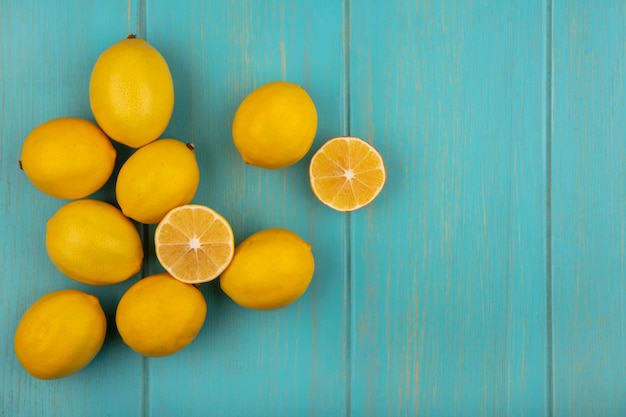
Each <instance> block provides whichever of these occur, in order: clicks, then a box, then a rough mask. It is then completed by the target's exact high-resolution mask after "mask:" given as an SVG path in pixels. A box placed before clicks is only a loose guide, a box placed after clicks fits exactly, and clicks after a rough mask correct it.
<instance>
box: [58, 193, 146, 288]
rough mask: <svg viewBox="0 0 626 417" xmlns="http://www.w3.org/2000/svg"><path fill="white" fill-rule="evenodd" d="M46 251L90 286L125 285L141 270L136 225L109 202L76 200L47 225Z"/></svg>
mask: <svg viewBox="0 0 626 417" xmlns="http://www.w3.org/2000/svg"><path fill="white" fill-rule="evenodd" d="M46 249H47V251H48V255H49V256H50V259H51V260H52V263H53V264H54V265H55V266H56V267H57V268H58V269H59V270H60V271H61V272H63V273H64V274H65V275H67V276H68V277H70V278H72V279H74V280H76V281H79V282H83V283H85V284H91V285H109V284H115V283H118V282H122V281H124V280H126V279H128V278H130V277H131V276H133V275H135V274H136V273H137V272H139V270H140V269H141V264H142V262H143V248H142V246H141V238H140V236H139V232H138V231H137V228H136V227H135V225H134V224H133V223H132V222H131V221H130V220H129V219H128V218H127V217H125V216H124V215H123V214H122V212H121V211H120V210H119V209H117V208H116V207H114V206H112V205H111V204H109V203H105V202H104V201H98V200H76V201H72V202H70V203H67V204H66V205H64V206H62V207H61V208H59V210H57V212H56V213H55V214H54V215H53V216H52V217H51V218H50V219H49V220H48V222H47V224H46Z"/></svg>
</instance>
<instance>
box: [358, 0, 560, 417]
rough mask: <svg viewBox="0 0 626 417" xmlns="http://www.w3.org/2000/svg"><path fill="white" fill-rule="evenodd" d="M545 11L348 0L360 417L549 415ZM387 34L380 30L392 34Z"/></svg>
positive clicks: (525, 4) (535, 6)
mask: <svg viewBox="0 0 626 417" xmlns="http://www.w3.org/2000/svg"><path fill="white" fill-rule="evenodd" d="M546 11H547V8H546V4H545V2H543V1H512V2H492V1H473V2H446V1H443V2H409V1H401V2H396V3H394V4H388V3H385V4H383V3H381V2H377V1H365V2H353V4H352V8H351V38H350V45H351V49H350V115H351V119H350V121H351V123H350V130H351V133H352V134H354V135H356V136H361V137H364V138H365V139H367V140H368V141H370V142H371V143H373V144H374V145H375V146H376V147H377V148H378V149H379V150H380V151H381V152H382V155H383V157H384V158H385V160H386V161H387V166H388V183H387V185H386V188H385V189H384V190H383V193H382V194H381V197H379V200H377V201H375V202H374V203H373V204H372V205H371V206H370V207H368V208H366V209H364V210H362V211H359V212H356V213H354V215H353V217H352V221H351V237H352V239H351V240H352V244H351V247H352V254H353V257H352V289H353V306H354V309H355V321H354V325H355V329H354V330H353V334H354V339H353V341H352V343H353V348H354V352H355V358H354V361H353V370H352V381H351V383H352V400H353V403H352V413H353V415H354V416H381V415H394V416H416V415H424V416H504V415H506V416H542V415H548V413H549V403H548V385H547V384H548V378H547V365H548V362H547V360H548V356H547V332H546V311H547V304H546V303H547V298H546V283H547V282H546V277H547V274H546V271H547V251H546V247H547V241H546V234H545V233H546V221H547V216H546V186H547V177H546V154H545V149H546V130H545V115H546V113H545V103H546V88H545V87H546V83H545V77H546V50H545V39H546V21H547V20H546ZM383 28H384V29H383Z"/></svg>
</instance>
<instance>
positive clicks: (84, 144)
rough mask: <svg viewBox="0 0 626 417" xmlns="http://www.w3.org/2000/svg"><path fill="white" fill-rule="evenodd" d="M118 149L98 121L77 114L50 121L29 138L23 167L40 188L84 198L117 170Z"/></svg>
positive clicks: (49, 192) (23, 148)
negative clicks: (115, 166) (94, 122)
mask: <svg viewBox="0 0 626 417" xmlns="http://www.w3.org/2000/svg"><path fill="white" fill-rule="evenodd" d="M115 157H116V152H115V148H113V145H112V144H111V140H110V139H109V138H108V137H107V136H106V135H105V134H104V132H103V131H102V130H101V129H100V128H99V127H98V126H96V125H95V124H93V123H91V122H90V121H88V120H85V119H80V118H76V117H61V118H58V119H53V120H49V121H47V122H45V123H43V124H41V125H39V126H37V127H36V128H35V129H33V131H32V132H30V134H29V135H28V136H27V137H26V140H25V141H24V144H23V145H22V154H21V156H20V167H21V168H22V169H23V170H24V172H25V173H26V176H27V177H28V179H29V180H30V181H31V182H32V183H33V185H34V186H35V187H36V188H37V189H39V190H40V191H42V192H44V193H46V194H48V195H51V196H53V197H57V198H63V199H76V198H83V197H86V196H88V195H90V194H93V193H95V192H96V191H98V190H99V189H100V188H101V187H102V186H103V185H104V184H105V183H106V182H107V180H108V179H109V177H110V176H111V173H112V172H113V166H114V164H115Z"/></svg>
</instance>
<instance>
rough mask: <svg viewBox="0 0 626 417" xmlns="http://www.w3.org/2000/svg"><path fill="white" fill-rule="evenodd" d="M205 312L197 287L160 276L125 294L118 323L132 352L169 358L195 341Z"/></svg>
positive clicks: (118, 328)
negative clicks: (167, 356)
mask: <svg viewBox="0 0 626 417" xmlns="http://www.w3.org/2000/svg"><path fill="white" fill-rule="evenodd" d="M206 311H207V306H206V301H205V299H204V296H203V295H202V292H200V290H199V289H198V288H197V287H195V286H193V285H191V284H185V283H183V282H181V281H178V280H176V279H174V278H173V277H172V276H171V275H169V274H167V273H161V274H154V275H151V276H149V277H146V278H143V279H141V280H139V281H137V283H135V284H134V285H133V286H132V287H130V288H129V289H128V290H127V291H126V293H124V295H123V296H122V298H121V299H120V302H119V304H118V306H117V311H116V313H115V322H116V324H117V330H118V331H119V333H120V336H121V337H122V340H123V341H124V343H126V344H127V345H128V346H129V347H130V348H131V349H133V350H134V351H136V352H138V353H140V354H142V355H144V356H166V355H171V354H173V353H175V352H178V351H179V350H181V349H183V348H184V347H185V346H187V345H188V344H189V343H191V342H192V341H193V340H194V339H195V337H196V336H197V335H198V333H199V332H200V329H201V328H202V325H203V324H204V319H205V318H206Z"/></svg>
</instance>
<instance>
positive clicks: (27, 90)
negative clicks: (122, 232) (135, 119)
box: [0, 0, 142, 416]
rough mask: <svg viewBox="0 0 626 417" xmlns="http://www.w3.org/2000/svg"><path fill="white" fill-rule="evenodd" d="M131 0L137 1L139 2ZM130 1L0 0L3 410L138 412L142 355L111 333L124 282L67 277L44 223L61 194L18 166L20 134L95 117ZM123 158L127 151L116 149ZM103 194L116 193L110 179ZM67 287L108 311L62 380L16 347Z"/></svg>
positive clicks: (0, 405)
mask: <svg viewBox="0 0 626 417" xmlns="http://www.w3.org/2000/svg"><path fill="white" fill-rule="evenodd" d="M134 7H135V5H134V3H133V4H132V8H134ZM130 10H131V4H129V3H128V2H127V1H124V0H118V1H110V2H99V1H87V2H85V1H74V0H69V1H65V2H64V3H63V6H62V7H60V6H59V4H58V2H56V1H49V0H41V1H38V2H37V3H36V5H33V4H32V3H30V2H20V1H11V0H9V1H2V4H1V5H0V65H1V67H0V97H2V100H1V101H0V106H1V107H0V114H1V122H0V195H1V196H2V204H1V205H0V235H1V236H2V244H1V245H0V264H1V265H2V270H3V272H2V279H1V280H0V306H2V307H0V340H2V341H3V342H2V343H1V344H0V378H1V387H2V388H1V390H0V415H2V416H36V415H37V416H39V415H46V416H85V415H89V416H100V415H102V416H104V415H140V414H141V405H142V404H141V392H142V360H141V358H137V357H136V356H135V355H132V354H130V352H128V350H127V349H126V347H125V346H124V345H123V344H122V342H121V340H120V339H119V336H117V334H116V332H115V325H114V324H113V323H114V313H115V308H116V304H117V300H118V298H119V296H120V295H121V294H122V292H123V291H124V289H125V288H126V287H127V286H128V284H127V283H125V284H120V285H117V286H112V287H92V286H88V285H81V284H78V283H76V282H74V281H72V280H70V279H69V278H66V277H64V276H63V275H62V274H61V273H60V272H59V271H58V270H56V268H55V267H54V266H53V265H52V263H51V262H50V260H49V258H48V256H47V254H46V250H45V245H44V239H45V222H46V220H47V219H48V218H49V217H50V216H52V214H54V212H55V211H56V209H57V208H58V207H60V206H61V205H62V204H63V203H64V201H61V200H57V199H54V198H52V197H48V196H46V195H44V194H43V193H41V192H39V191H37V190H36V189H35V188H34V187H33V186H32V185H31V184H30V183H29V182H28V179H27V178H26V176H25V175H24V174H23V173H22V172H21V171H20V170H19V169H18V164H17V160H18V159H19V155H20V152H21V146H22V142H23V140H24V139H25V137H26V136H27V135H28V133H29V132H30V131H31V130H32V129H33V128H35V126H37V125H38V124H40V123H43V122H45V121H47V120H49V119H52V118H55V117H59V116H78V117H84V118H88V119H90V120H93V118H92V116H91V111H90V107H89V76H90V73H91V69H92V66H93V64H94V63H95V60H96V58H97V57H98V55H99V54H100V52H101V51H102V50H104V49H105V48H106V47H107V46H109V45H110V44H112V43H113V42H115V41H117V40H118V39H121V38H123V37H125V36H126V34H127V33H128V31H129V30H131V29H132V27H133V26H134V25H135V21H134V20H131V18H130V14H129V13H130ZM118 151H119V154H120V155H121V156H122V157H123V155H124V154H125V150H124V149H121V148H119V149H118ZM97 197H98V198H101V199H105V200H107V201H113V198H114V195H113V188H112V183H109V184H107V186H106V187H105V189H104V190H103V191H102V192H99V193H98V194H97ZM62 288H80V289H83V290H84V291H88V292H91V293H93V294H95V295H97V296H98V297H99V298H100V300H101V304H102V305H103V307H104V309H105V312H106V314H107V318H108V323H109V329H108V334H107V339H106V343H105V345H104V347H103V349H102V351H101V352H100V354H99V355H98V356H97V357H96V359H95V360H94V361H93V362H92V363H91V364H90V365H89V366H88V367H87V368H85V369H84V370H82V371H81V372H79V373H77V374H75V375H72V376H70V377H67V378H64V379H61V380H56V381H41V380H36V379H35V378H32V377H30V376H29V375H28V374H27V373H26V372H25V371H24V370H23V369H22V368H21V366H20V365H19V363H18V362H17V359H16V358H15V354H14V352H13V343H12V341H13V335H14V333H15V329H16V327H17V324H18V322H19V319H20V317H21V315H22V314H23V312H24V311H25V310H26V308H28V307H29V306H30V304H31V303H33V302H34V301H35V300H36V299H38V298H39V297H40V296H42V295H44V294H45V293H47V292H49V291H53V290H57V289H62Z"/></svg>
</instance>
